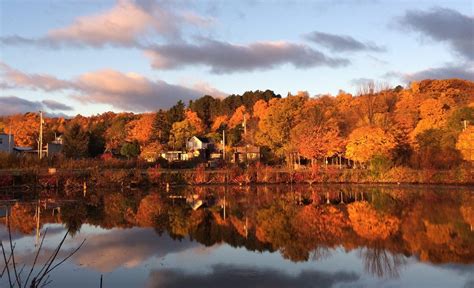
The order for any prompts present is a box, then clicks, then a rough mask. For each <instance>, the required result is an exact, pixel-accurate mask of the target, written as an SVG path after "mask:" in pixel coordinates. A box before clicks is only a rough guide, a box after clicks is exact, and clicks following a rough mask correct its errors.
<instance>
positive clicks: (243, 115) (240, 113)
mask: <svg viewBox="0 0 474 288" xmlns="http://www.w3.org/2000/svg"><path fill="white" fill-rule="evenodd" d="M244 119H245V121H249V120H250V114H249V113H248V112H247V109H246V108H245V106H243V105H242V106H240V107H239V108H237V110H235V112H234V114H232V117H230V119H229V127H230V128H234V127H236V126H237V125H243V123H244Z"/></svg>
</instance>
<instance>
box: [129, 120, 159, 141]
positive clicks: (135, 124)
mask: <svg viewBox="0 0 474 288" xmlns="http://www.w3.org/2000/svg"><path fill="white" fill-rule="evenodd" d="M154 116H155V115H153V114H151V113H146V114H141V115H139V116H138V117H137V118H136V119H134V120H132V121H130V122H128V123H127V125H126V127H125V129H126V130H127V139H128V140H129V141H134V140H136V141H137V142H138V143H139V144H140V145H142V146H143V145H145V144H147V143H148V142H149V141H150V135H151V134H152V131H153V122H154V118H155V117H154Z"/></svg>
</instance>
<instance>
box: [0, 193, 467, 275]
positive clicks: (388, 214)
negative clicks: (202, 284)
mask: <svg viewBox="0 0 474 288" xmlns="http://www.w3.org/2000/svg"><path fill="white" fill-rule="evenodd" d="M473 195H474V194H473V191H472V190H469V188H463V189H460V188H459V189H458V188H456V189H448V188H439V187H438V188H433V187H423V186H418V187H408V188H407V187H406V188H401V187H399V186H395V187H390V186H382V187H380V186H375V187H374V186H362V185H359V186H344V185H333V186H331V185H330V186H310V187H308V186H298V185H296V186H252V187H245V188H241V187H236V186H227V187H224V186H207V187H185V188H176V189H174V190H172V191H170V192H166V191H161V190H151V191H138V190H136V191H132V190H130V191H127V190H126V191H121V192H116V191H112V192H111V191H90V192H88V193H87V195H86V197H85V198H84V197H82V195H81V197H78V198H74V197H72V196H66V195H61V194H60V193H59V194H58V195H54V196H49V198H43V199H42V200H41V201H42V203H43V202H44V203H49V204H45V209H44V210H45V212H44V213H43V216H42V218H41V221H40V223H39V224H40V226H42V225H44V224H46V223H58V222H59V223H63V224H64V225H65V227H67V229H69V230H70V232H71V233H73V234H74V233H75V232H76V231H79V230H80V228H81V225H82V224H84V223H87V224H91V225H95V226H99V227H102V228H106V229H110V228H117V227H120V228H131V227H150V228H153V229H154V230H155V231H156V233H157V234H159V235H161V234H163V233H166V234H168V235H169V236H170V237H171V238H172V239H190V240H191V241H197V242H199V243H201V244H203V245H205V246H213V245H216V244H221V243H227V244H228V245H230V246H232V247H244V248H245V249H247V250H249V251H260V252H263V251H268V252H275V251H279V252H280V253H281V254H282V255H283V257H285V258H287V259H290V260H292V261H295V262H298V261H309V260H311V261H323V260H325V259H328V258H330V257H331V253H332V251H334V249H338V248H342V249H343V250H344V251H345V252H350V251H358V253H359V254H358V255H359V257H360V258H361V260H362V261H363V263H364V267H365V271H366V272H367V273H370V274H372V275H374V276H376V277H383V278H393V277H399V275H400V270H401V269H402V267H403V266H404V265H405V264H406V257H409V256H415V257H418V258H419V260H420V261H425V262H431V263H436V264H438V263H464V264H466V263H469V264H472V263H473V261H474V260H473V259H474V248H473V247H474V232H473V231H472V229H471V227H472V225H473V223H474V221H473V216H472V215H474V213H473V212H472V211H474V197H473ZM64 200H67V202H64ZM196 200H202V201H203V206H202V207H200V208H198V209H195V210H194V209H192V207H191V204H192V203H195V201H196ZM9 203H10V202H9ZM9 203H7V204H5V205H4V206H5V207H6V206H8V207H9V208H8V209H10V210H11V215H10V217H11V224H12V229H13V230H14V231H16V232H17V233H23V234H30V233H34V230H35V227H36V220H35V217H34V215H35V204H34V203H33V202H28V201H26V200H25V201H19V202H16V203H15V204H9ZM51 203H56V204H55V205H53V204H51ZM1 206H2V204H0V207H1ZM57 206H60V207H61V209H60V210H57V209H56V208H57ZM55 207H56V208H55ZM48 209H49V210H50V211H49V210H48ZM54 209H56V210H54ZM53 210H54V211H60V212H56V213H54V211H53ZM446 227H447V228H446ZM443 229H444V230H443ZM445 230H446V231H445ZM437 231H445V233H438V232H437Z"/></svg>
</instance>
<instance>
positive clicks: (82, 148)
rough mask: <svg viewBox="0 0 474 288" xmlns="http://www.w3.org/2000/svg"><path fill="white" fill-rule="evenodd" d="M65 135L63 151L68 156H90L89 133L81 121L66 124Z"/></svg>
mask: <svg viewBox="0 0 474 288" xmlns="http://www.w3.org/2000/svg"><path fill="white" fill-rule="evenodd" d="M63 137H64V147H63V152H64V155H65V156H66V157H70V158H82V157H86V156H88V155H87V152H88V146H89V135H88V134H87V133H86V132H85V131H84V129H82V127H81V125H80V124H79V123H74V122H73V123H71V124H69V125H68V126H66V131H65V132H64V136H63Z"/></svg>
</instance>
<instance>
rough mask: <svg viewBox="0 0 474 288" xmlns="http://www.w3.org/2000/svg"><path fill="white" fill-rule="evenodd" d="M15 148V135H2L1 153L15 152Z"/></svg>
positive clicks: (0, 142)
mask: <svg viewBox="0 0 474 288" xmlns="http://www.w3.org/2000/svg"><path fill="white" fill-rule="evenodd" d="M13 146H15V140H14V138H13V135H11V134H5V133H0V152H6V153H10V152H12V151H13Z"/></svg>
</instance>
